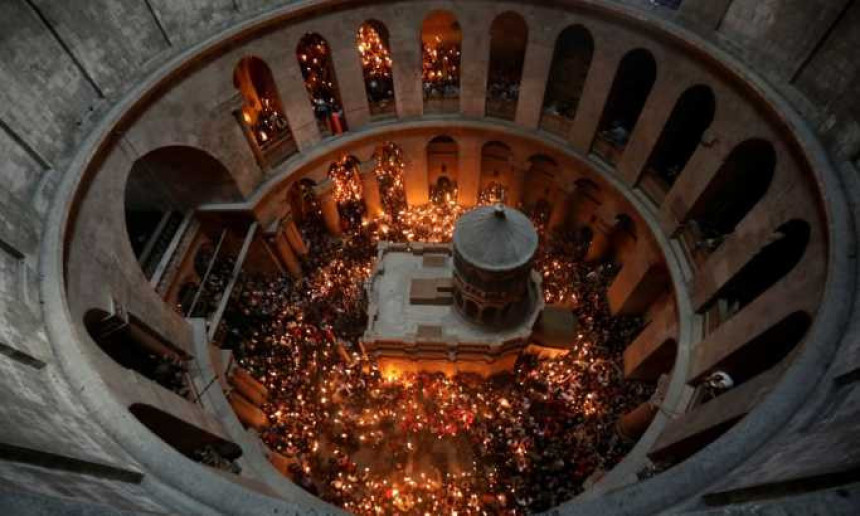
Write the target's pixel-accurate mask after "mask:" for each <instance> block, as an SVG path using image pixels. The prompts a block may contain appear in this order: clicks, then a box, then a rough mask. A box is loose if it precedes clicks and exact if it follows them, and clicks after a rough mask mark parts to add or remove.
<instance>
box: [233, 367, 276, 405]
mask: <svg viewBox="0 0 860 516" xmlns="http://www.w3.org/2000/svg"><path fill="white" fill-rule="evenodd" d="M230 383H231V384H232V385H233V387H235V388H236V390H237V391H238V392H239V394H241V395H242V396H243V397H244V398H245V399H246V400H248V401H250V402H251V403H253V404H254V405H256V406H258V407H262V406H263V404H264V403H266V401H268V399H269V390H268V389H267V388H266V386H265V385H263V384H262V383H260V382H259V381H257V379H256V378H254V377H253V376H251V373H249V372H248V371H246V370H245V369H243V368H241V367H235V368H233V371H232V375H231V376H230Z"/></svg>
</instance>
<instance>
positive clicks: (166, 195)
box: [125, 145, 242, 279]
mask: <svg viewBox="0 0 860 516" xmlns="http://www.w3.org/2000/svg"><path fill="white" fill-rule="evenodd" d="M241 199H242V194H241V193H240V192H239V189H238V187H237V186H236V183H235V181H234V180H233V176H232V175H231V174H230V172H229V171H228V170H227V168H226V167H224V165H223V164H221V162H220V161H218V160H217V159H215V158H214V157H212V155H210V154H208V153H207V152H205V151H202V150H200V149H195V148H193V147H185V146H179V145H175V146H168V147H161V148H158V149H155V150H153V151H151V152H149V153H148V154H146V155H144V156H142V157H141V158H139V159H138V160H137V161H135V162H134V164H133V165H132V167H131V171H130V172H129V176H128V181H127V182H126V185H125V221H126V230H127V231H128V237H129V240H130V243H131V248H132V251H133V252H134V255H135V256H136V257H137V260H138V263H140V266H141V269H142V270H143V274H144V276H146V278H147V279H151V278H152V277H153V274H155V272H156V270H157V269H159V265H160V264H162V261H164V260H167V259H170V256H167V255H166V253H167V251H168V250H169V249H170V247H171V245H170V244H171V242H173V240H174V238H176V237H177V236H178V235H179V234H180V231H181V229H182V228H183V227H185V221H186V219H188V218H189V216H190V213H191V212H193V210H195V209H197V208H198V207H199V206H201V205H203V204H209V203H232V202H238V201H240V200H241Z"/></svg>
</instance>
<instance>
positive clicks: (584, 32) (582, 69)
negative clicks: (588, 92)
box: [540, 25, 594, 136]
mask: <svg viewBox="0 0 860 516" xmlns="http://www.w3.org/2000/svg"><path fill="white" fill-rule="evenodd" d="M593 56H594V38H593V37H592V35H591V32H589V30H588V29H586V28H585V27H583V26H582V25H571V26H569V27H567V28H565V29H564V30H563V31H562V32H561V33H560V34H559V35H558V37H557V38H556V40H555V47H554V49H553V54H552V63H551V65H550V71H549V79H548V80H547V83H546V89H545V91H544V97H543V109H542V115H541V120H540V127H541V129H544V130H546V131H550V132H552V133H555V134H558V135H560V136H566V135H567V133H568V132H569V131H570V128H571V127H572V125H573V118H574V116H575V115H576V111H577V109H578V108H579V99H580V98H582V92H583V90H584V89H585V79H586V78H587V76H588V71H589V70H590V69H591V59H592V57H593Z"/></svg>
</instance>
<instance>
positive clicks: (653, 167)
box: [643, 84, 717, 202]
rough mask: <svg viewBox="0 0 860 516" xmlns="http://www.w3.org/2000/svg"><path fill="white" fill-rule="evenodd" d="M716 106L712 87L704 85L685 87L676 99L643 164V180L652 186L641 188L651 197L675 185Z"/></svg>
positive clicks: (711, 119)
mask: <svg viewBox="0 0 860 516" xmlns="http://www.w3.org/2000/svg"><path fill="white" fill-rule="evenodd" d="M716 108H717V100H716V97H715V96H714V92H713V90H712V89H711V88H710V87H709V86H706V85H703V84H699V85H697V86H693V87H691V88H688V89H687V90H686V91H684V93H683V94H681V96H680V97H679V98H678V101H677V102H676V103H675V107H674V108H673V109H672V113H671V115H669V119H668V121H667V122H666V125H665V126H663V131H662V132H661V133H660V138H659V139H658V140H657V143H656V145H654V149H653V150H652V151H651V156H650V157H649V158H648V162H647V164H646V165H645V176H644V177H643V181H647V182H649V183H652V184H653V186H652V187H651V188H644V189H645V190H646V193H647V192H652V193H651V194H650V195H651V196H652V197H654V198H655V199H654V200H656V201H658V202H659V201H662V200H663V197H665V194H666V192H668V191H669V188H671V187H672V185H673V184H675V180H676V179H677V178H678V176H679V175H680V174H681V172H682V171H683V170H684V168H685V167H686V166H687V162H688V161H689V160H690V158H691V157H692V156H693V153H694V152H695V151H696V148H697V147H698V146H699V143H701V141H702V138H703V137H704V135H705V131H707V130H708V127H710V126H711V123H712V122H713V121H714V113H715V112H716Z"/></svg>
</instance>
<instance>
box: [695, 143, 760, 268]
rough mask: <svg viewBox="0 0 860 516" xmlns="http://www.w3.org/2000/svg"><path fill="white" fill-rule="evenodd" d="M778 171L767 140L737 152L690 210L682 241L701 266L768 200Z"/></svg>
mask: <svg viewBox="0 0 860 516" xmlns="http://www.w3.org/2000/svg"><path fill="white" fill-rule="evenodd" d="M775 168H776V152H775V151H774V148H773V145H771V144H770V142H768V141H766V140H758V139H754V140H747V141H745V142H743V143H741V144H739V145H738V146H736V147H735V148H734V149H732V152H731V153H730V154H729V156H728V158H726V160H725V161H724V162H723V164H722V166H721V167H720V169H719V170H718V171H717V173H716V174H715V175H714V177H713V178H712V179H711V181H710V182H709V183H708V186H707V187H706V188H705V191H704V192H703V193H702V195H701V196H700V197H699V199H698V200H697V201H696V203H695V204H694V205H693V207H692V208H691V209H690V212H689V214H688V215H687V220H686V221H685V226H684V232H683V234H682V237H681V238H682V239H683V240H684V241H685V242H686V244H687V248H688V249H690V250H691V254H692V257H693V260H694V261H695V262H696V263H701V262H702V261H704V259H705V258H707V256H708V255H710V254H711V253H712V252H713V251H714V250H716V249H717V248H718V247H719V246H720V244H722V242H723V240H724V239H725V238H726V236H728V235H729V234H731V233H732V232H733V231H734V230H735V227H736V226H737V225H738V224H739V223H740V221H741V220H743V218H744V217H746V215H747V213H749V212H750V210H752V209H753V207H755V205H756V204H757V203H758V202H759V200H761V198H762V197H764V194H765V193H766V192H767V189H768V187H769V186H770V183H771V180H772V179H773V174H774V170H775Z"/></svg>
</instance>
